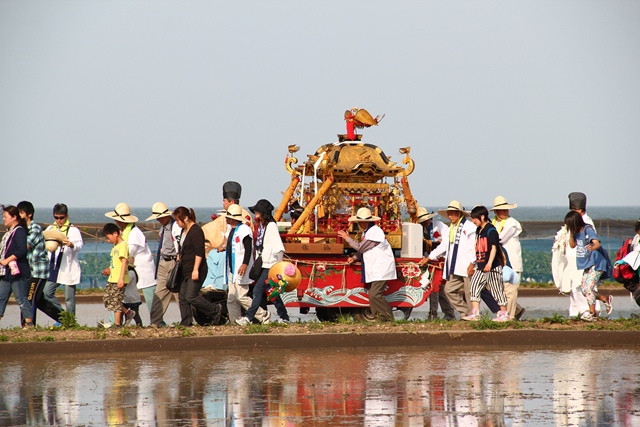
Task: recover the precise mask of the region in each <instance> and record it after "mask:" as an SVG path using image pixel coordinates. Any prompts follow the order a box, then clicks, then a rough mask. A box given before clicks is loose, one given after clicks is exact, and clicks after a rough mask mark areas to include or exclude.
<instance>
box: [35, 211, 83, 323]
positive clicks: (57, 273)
mask: <svg viewBox="0 0 640 427" xmlns="http://www.w3.org/2000/svg"><path fill="white" fill-rule="evenodd" d="M53 219H54V220H55V224H53V225H50V226H49V227H47V230H57V231H60V232H61V233H64V235H65V236H66V238H65V239H64V240H63V241H62V244H61V245H60V246H59V247H58V249H57V250H56V251H55V252H52V253H51V255H50V263H49V280H48V281H47V283H46V284H45V285H44V297H45V299H46V300H47V301H49V302H50V303H51V304H53V305H54V306H55V307H56V308H58V309H60V310H61V311H62V305H60V302H59V301H58V299H57V298H56V297H55V292H56V289H58V287H59V286H60V285H65V286H64V300H65V307H66V309H67V311H68V312H69V313H72V314H74V315H75V314H76V285H77V284H78V283H80V274H81V269H80V262H79V261H78V252H80V250H81V249H82V245H83V241H82V235H81V234H80V230H79V229H78V228H77V227H76V226H74V225H72V224H71V223H70V222H69V209H68V208H67V205H65V204H64V203H57V204H56V205H55V206H54V207H53ZM47 230H45V231H47Z"/></svg>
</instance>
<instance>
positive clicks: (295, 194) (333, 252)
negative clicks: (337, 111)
mask: <svg viewBox="0 0 640 427" xmlns="http://www.w3.org/2000/svg"><path fill="white" fill-rule="evenodd" d="M383 117H384V116H382V117H376V118H374V117H372V116H371V115H370V114H369V113H368V112H367V111H366V110H364V109H358V108H354V109H351V110H348V111H346V112H345V121H346V125H347V133H346V134H339V135H338V141H337V142H334V143H330V144H326V145H323V146H321V147H320V148H318V149H317V150H316V152H315V153H314V154H312V155H308V156H307V159H306V161H304V162H299V161H298V159H297V158H296V157H295V155H296V153H297V152H298V151H299V146H297V145H291V146H289V147H288V151H289V152H288V155H287V157H286V159H285V162H284V166H285V169H286V171H287V172H288V173H289V174H290V176H291V181H290V184H289V187H288V188H287V189H286V191H285V192H284V193H283V194H284V196H283V198H282V201H281V202H280V204H279V206H278V208H277V210H276V211H275V214H274V217H275V219H276V221H278V224H279V226H280V229H281V237H282V240H283V242H284V245H285V259H286V260H287V261H289V262H290V263H292V264H294V265H295V266H296V267H297V268H298V269H299V270H300V273H301V277H300V280H299V281H296V282H298V283H299V284H298V286H297V287H296V288H295V289H293V290H290V288H291V287H286V289H287V290H283V292H282V294H281V298H282V299H283V301H284V303H285V305H286V306H287V307H299V308H300V309H301V311H302V312H305V311H307V310H308V309H309V308H315V312H316V315H317V316H318V318H319V320H322V321H325V320H332V319H335V317H336V316H338V315H339V314H352V315H353V317H354V318H356V320H373V319H372V316H371V311H370V310H369V298H368V293H367V289H366V288H365V286H364V283H362V280H361V271H362V270H361V268H362V267H361V265H360V263H354V264H348V263H347V254H348V253H349V252H351V251H352V249H351V247H350V246H349V245H348V244H347V243H346V242H343V241H342V239H341V238H340V237H339V236H338V234H337V233H338V231H340V230H346V231H348V232H349V234H350V236H351V237H353V238H354V239H355V240H357V241H359V239H360V234H361V233H360V231H359V228H358V226H357V225H356V224H354V223H350V222H349V221H348V218H349V217H350V216H352V215H355V213H356V211H357V210H358V209H359V208H361V207H367V208H369V209H370V210H371V211H372V213H373V215H375V216H379V217H380V218H381V220H380V222H379V226H380V227H381V228H382V229H383V230H384V232H385V235H386V237H387V240H388V241H389V243H390V244H391V247H392V248H393V249H394V254H395V256H396V268H397V279H396V280H392V281H387V284H386V290H385V294H384V295H385V298H386V299H387V301H388V302H389V304H390V305H391V307H392V308H395V309H399V310H401V311H403V312H404V314H405V318H408V317H409V315H410V313H411V310H412V309H413V307H417V306H420V305H421V304H423V303H424V302H425V301H426V299H427V297H428V296H429V294H430V292H431V286H434V285H439V284H440V283H441V281H442V265H441V263H430V264H428V265H427V266H425V267H422V268H421V267H420V266H419V265H418V261H420V259H421V257H422V244H423V237H422V226H421V225H420V224H417V218H416V212H417V201H416V199H415V198H414V197H413V195H412V194H411V189H410V187H409V180H408V177H409V175H411V173H412V172H413V170H414V167H415V164H414V161H413V159H412V158H411V156H410V151H411V148H410V147H406V148H401V149H400V154H402V155H404V158H403V159H402V162H401V163H402V165H398V164H396V163H395V162H392V161H391V157H390V156H387V155H386V154H385V152H384V151H383V150H382V149H381V148H380V147H377V146H375V145H372V144H368V143H366V142H363V141H362V135H360V134H357V131H356V129H361V128H367V127H370V126H377V125H378V122H379V121H380V120H382V118H383ZM286 212H289V213H291V220H290V221H288V222H287V221H285V220H284V214H285V213H286ZM425 272H428V274H427V275H426V276H425V277H428V278H429V279H430V280H422V282H421V277H422V276H423V274H424V273H425ZM274 282H275V280H274ZM272 285H275V283H272ZM281 287H282V286H281ZM283 289H284V287H283Z"/></svg>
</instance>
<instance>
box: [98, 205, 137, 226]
mask: <svg viewBox="0 0 640 427" xmlns="http://www.w3.org/2000/svg"><path fill="white" fill-rule="evenodd" d="M104 216H106V217H107V218H111V219H115V220H116V221H120V222H125V223H127V224H132V223H134V222H137V221H138V217H137V216H135V215H131V208H130V207H129V205H128V204H126V203H118V206H116V208H115V209H114V210H113V211H111V212H107V213H106V214H104Z"/></svg>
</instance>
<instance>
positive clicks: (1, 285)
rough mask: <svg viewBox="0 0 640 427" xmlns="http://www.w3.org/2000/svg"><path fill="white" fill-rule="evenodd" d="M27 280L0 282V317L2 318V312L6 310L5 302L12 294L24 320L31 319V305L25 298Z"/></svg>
mask: <svg viewBox="0 0 640 427" xmlns="http://www.w3.org/2000/svg"><path fill="white" fill-rule="evenodd" d="M28 286H29V279H25V278H22V277H21V278H19V279H13V280H11V281H8V280H4V279H2V280H0V317H2V316H4V310H5V309H6V308H7V301H9V296H10V295H11V292H13V296H14V297H15V298H16V302H17V303H18V305H19V306H20V313H21V314H22V317H23V318H24V319H31V303H30V302H29V299H28V298H27V294H28V289H27V287H28Z"/></svg>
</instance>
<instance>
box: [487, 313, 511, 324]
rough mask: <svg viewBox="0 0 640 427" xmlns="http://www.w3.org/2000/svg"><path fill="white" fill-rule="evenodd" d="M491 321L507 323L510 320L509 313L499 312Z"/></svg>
mask: <svg viewBox="0 0 640 427" xmlns="http://www.w3.org/2000/svg"><path fill="white" fill-rule="evenodd" d="M491 320H493V321H494V322H508V321H509V320H511V319H510V318H509V313H507V312H506V311H499V312H498V315H497V316H496V317H494V318H493V319H491Z"/></svg>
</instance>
